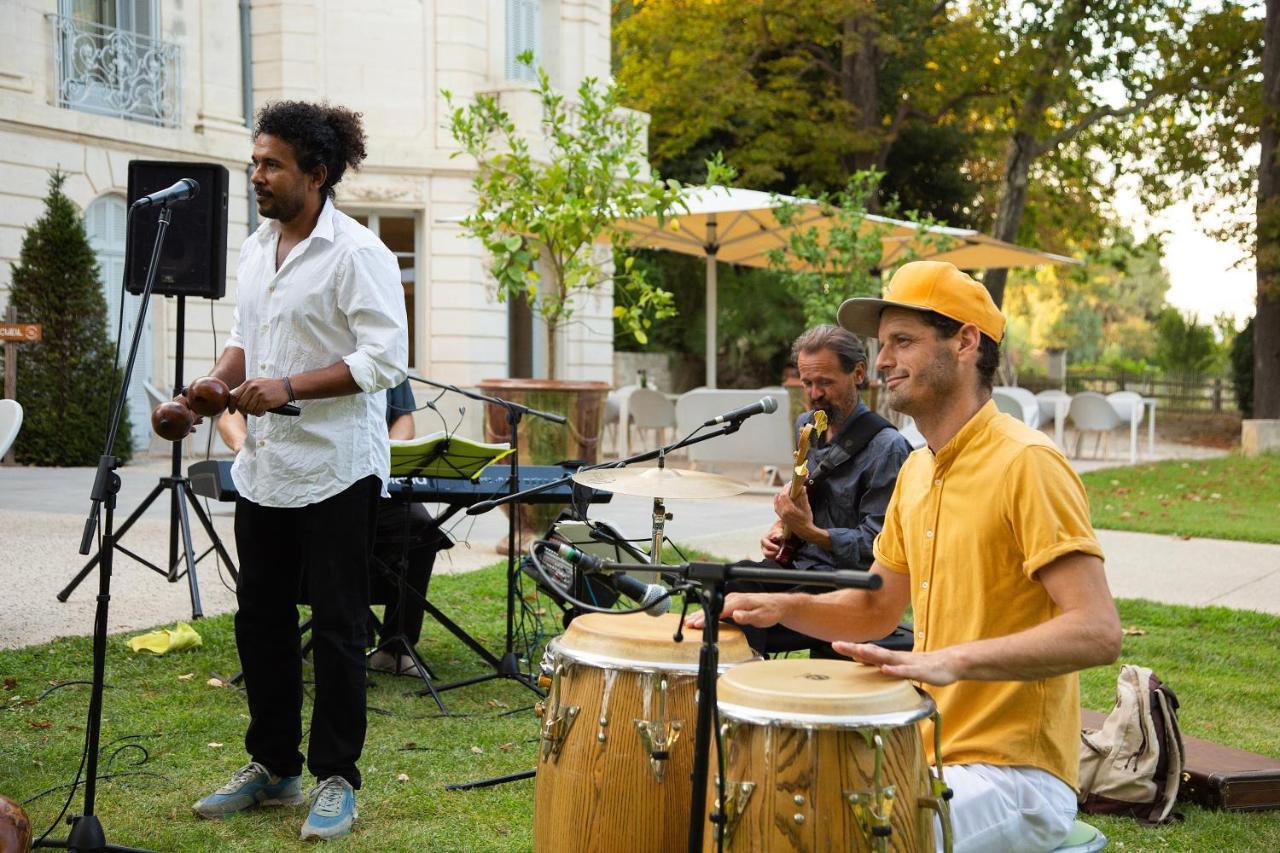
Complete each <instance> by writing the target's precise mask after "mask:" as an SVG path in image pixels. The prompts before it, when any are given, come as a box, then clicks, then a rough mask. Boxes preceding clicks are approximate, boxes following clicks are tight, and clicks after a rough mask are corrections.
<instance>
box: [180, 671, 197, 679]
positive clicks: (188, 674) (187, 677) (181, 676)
mask: <svg viewBox="0 0 1280 853" xmlns="http://www.w3.org/2000/svg"><path fill="white" fill-rule="evenodd" d="M195 677H196V674H195V673H194V672H188V673H186V674H185V675H179V676H178V680H179V681H190V680H191V679H193V678H195Z"/></svg>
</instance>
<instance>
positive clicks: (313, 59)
mask: <svg viewBox="0 0 1280 853" xmlns="http://www.w3.org/2000/svg"><path fill="white" fill-rule="evenodd" d="M251 8H252V37H251V44H252V73H253V102H254V105H255V109H256V108H257V107H260V106H261V105H262V104H264V103H265V102H267V101H271V100H277V99H284V98H297V99H308V100H314V99H327V100H329V101H332V102H334V103H339V104H343V105H345V106H349V107H351V108H353V109H356V110H358V111H360V112H362V113H363V114H364V118H365V129H366V132H367V134H368V140H369V141H368V150H369V156H368V159H367V160H366V161H365V164H364V166H363V168H362V169H361V170H360V171H359V172H358V173H354V174H349V175H348V176H347V177H346V178H345V179H344V181H343V183H342V184H341V185H339V187H338V204H339V206H340V207H342V208H343V209H344V210H348V211H349V212H352V213H353V214H358V213H381V214H385V215H392V214H394V215H396V216H412V217H414V218H415V219H416V222H417V229H418V232H417V250H418V257H417V259H416V269H417V284H416V286H415V301H416V306H415V325H416V330H415V340H414V341H413V342H411V345H412V346H413V347H414V351H415V355H416V364H417V366H416V370H417V372H418V373H419V374H420V375H423V376H428V377H431V378H434V379H437V380H440V381H444V382H451V383H456V384H460V385H466V386H471V385H474V384H476V383H477V382H479V381H480V380H482V379H485V378H489V377H501V376H505V375H507V306H506V305H504V304H501V303H499V302H497V300H496V299H495V298H494V290H493V286H492V283H491V281H490V280H489V278H488V275H487V273H486V271H485V266H486V264H485V256H484V252H483V250H482V248H481V247H480V245H479V244H478V243H477V242H476V241H472V240H468V239H465V238H464V237H462V235H461V231H460V228H459V226H458V225H457V220H458V219H459V218H460V217H462V216H464V215H465V214H466V213H467V212H468V210H469V209H470V206H471V204H472V201H471V189H470V178H471V175H472V173H473V171H474V163H472V162H469V161H468V159H467V158H463V157H459V158H457V159H451V158H450V154H451V153H453V151H454V150H455V146H454V143H453V140H452V138H451V137H450V135H449V131H448V110H447V106H446V104H445V101H444V98H443V97H442V95H441V90H442V89H448V90H450V91H451V92H452V93H453V95H454V99H455V103H457V104H463V103H465V102H467V101H468V100H470V99H471V98H472V97H473V96H474V94H475V93H476V92H500V93H501V97H502V98H503V101H504V103H506V104H510V105H511V106H512V108H513V109H514V110H516V111H517V112H519V113H521V114H522V124H523V126H525V127H527V128H528V129H529V130H530V131H531V132H536V129H537V112H536V100H535V99H533V98H532V97H530V96H529V95H528V94H526V92H525V90H527V88H528V85H527V84H523V83H511V82H508V81H506V80H505V79H504V78H505V72H504V60H505V49H506V45H505V29H504V27H505V14H506V12H505V10H506V2H505V0H470V2H456V0H252V7H251ZM57 9H58V4H57V2H56V0H4V14H3V15H0V311H2V310H3V306H4V304H5V303H6V302H7V292H8V286H9V279H10V264H11V263H12V262H13V261H16V260H17V258H18V254H19V249H20V245H21V237H22V233H23V230H24V229H25V228H26V227H27V226H28V225H30V224H31V223H32V222H34V221H35V219H36V218H38V216H39V215H40V212H41V210H42V199H43V196H44V194H45V191H46V184H47V180H48V173H49V171H51V170H52V169H55V168H61V169H62V170H64V171H66V172H68V173H69V179H68V181H67V184H66V191H67V193H68V195H69V196H70V197H71V198H72V199H73V201H75V203H76V204H78V205H79V206H80V207H81V209H82V210H83V209H84V208H86V207H87V206H88V205H89V204H90V203H91V202H92V201H93V200H94V199H95V198H97V197H98V196H99V195H102V194H104V193H119V194H121V195H124V194H125V192H126V189H127V164H128V161H129V160H131V159H138V158H141V159H172V160H196V161H212V162H218V163H222V164H223V165H225V166H226V167H227V169H228V171H229V174H230V195H229V197H230V214H229V225H228V240H227V242H228V258H227V270H228V276H229V279H230V280H229V282H228V287H227V295H226V297H225V298H223V299H222V300H218V301H216V302H215V303H214V304H213V306H212V317H211V316H210V306H209V303H208V302H206V301H204V300H199V299H189V300H188V306H187V317H186V326H187V336H186V346H185V349H186V359H185V364H184V365H183V367H182V372H183V375H184V376H185V377H186V378H187V379H190V378H193V377H195V376H198V375H201V374H202V373H204V372H205V371H207V369H208V367H209V366H210V364H211V362H212V360H213V359H214V358H215V357H216V354H217V352H218V351H220V350H221V346H222V342H223V340H224V339H225V336H226V332H227V330H228V329H229V327H230V323H231V317H232V314H233V311H234V306H235V282H234V271H235V267H236V260H237V256H238V250H239V246H240V244H241V242H242V241H243V240H244V237H245V235H246V234H247V232H248V224H249V220H250V210H249V207H248V200H247V197H248V186H247V178H246V174H245V165H246V163H247V160H248V156H249V152H250V146H251V138H250V134H249V131H248V130H247V129H246V127H245V117H244V115H243V106H242V103H243V102H242V97H243V96H242V81H241V77H240V68H241V62H240V60H241V56H240V45H241V35H240V19H239V9H238V4H237V3H236V2H234V1H233V0H161V2H160V21H161V37H162V38H163V39H165V40H168V41H172V42H175V43H177V44H178V45H180V46H181V50H182V58H181V65H182V68H181V79H182V95H181V98H182V118H181V122H180V125H179V126H178V127H175V128H165V127H156V126H153V125H150V124H146V123H142V122H138V121H131V120H127V119H123V118H115V117H107V116H100V115H92V114H89V113H85V112H78V111H75V110H71V109H64V108H59V107H58V106H56V102H57V101H56V87H57V80H56V70H55V65H54V26H53V23H52V21H51V18H50V16H51V15H53V14H55V13H56V12H57ZM609 15H610V9H609V0H543V2H542V19H541V23H540V31H541V45H540V48H541V56H540V57H539V59H540V61H541V62H542V63H543V64H544V65H545V66H546V67H547V68H548V70H549V73H550V74H551V76H552V79H553V81H554V83H555V84H556V85H557V86H558V87H560V88H562V89H564V90H567V91H572V90H573V89H575V88H576V87H577V86H578V84H579V83H580V82H581V80H582V78H583V77H584V76H586V75H592V76H596V77H598V78H601V79H605V78H607V76H608V73H609V26H610V20H609ZM178 215H180V213H179V214H178ZM155 302H156V304H155V305H154V306H153V309H152V310H153V317H154V327H155V342H154V347H153V351H154V353H155V358H154V363H153V370H152V381H153V384H155V385H157V386H158V387H161V388H167V387H168V386H169V385H171V384H172V381H173V377H174V376H175V374H176V372H177V370H176V368H177V365H176V364H174V341H173V337H174V330H175V324H176V300H175V299H172V298H157V299H156V300H155ZM611 309H612V297H611V291H610V290H609V288H604V289H602V290H601V291H599V292H598V293H597V294H596V295H594V296H593V297H592V298H591V299H589V300H587V303H586V304H584V305H583V307H582V308H580V309H579V312H578V314H577V316H576V318H575V320H576V322H575V323H574V324H573V325H572V326H571V327H570V328H569V329H567V330H566V338H565V340H566V344H567V345H566V346H564V347H562V350H563V351H564V358H565V362H564V365H563V366H564V367H565V368H567V369H566V370H565V371H564V372H563V373H562V375H564V376H565V378H577V379H603V380H606V381H607V380H608V379H609V378H610V376H611V364H612V341H611V335H612V321H611V319H610V311H611ZM420 396H421V395H420Z"/></svg>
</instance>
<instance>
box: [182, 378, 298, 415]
mask: <svg viewBox="0 0 1280 853" xmlns="http://www.w3.org/2000/svg"><path fill="white" fill-rule="evenodd" d="M182 396H184V397H186V398H187V405H189V406H190V407H191V411H193V412H195V413H196V414H197V415H200V416H202V417H206V418H211V417H213V416H214V415H220V414H222V412H223V411H224V410H225V409H226V408H227V406H228V405H229V404H230V402H231V391H230V389H228V388H227V383H225V382H223V381H222V380H221V379H219V378H218V377H216V376H201V377H200V378H199V379H197V380H195V381H194V382H192V383H191V384H190V385H188V386H187V387H186V388H185V389H184V390H183V392H182ZM267 411H269V412H271V413H272V414H276V415H297V414H298V411H299V410H298V407H297V406H295V405H293V404H292V403H285V404H283V405H280V406H276V407H275V408H274V409H268V410H267Z"/></svg>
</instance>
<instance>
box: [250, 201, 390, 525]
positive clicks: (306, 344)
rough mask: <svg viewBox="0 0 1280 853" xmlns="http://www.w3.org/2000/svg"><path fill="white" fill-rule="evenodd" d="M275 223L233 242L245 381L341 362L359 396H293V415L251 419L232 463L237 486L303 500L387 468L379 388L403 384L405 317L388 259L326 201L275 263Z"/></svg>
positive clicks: (275, 499) (288, 501)
mask: <svg viewBox="0 0 1280 853" xmlns="http://www.w3.org/2000/svg"><path fill="white" fill-rule="evenodd" d="M279 240H280V223H279V222H276V221H275V220H267V221H266V222H264V223H263V224H262V225H261V226H260V227H259V228H258V230H257V231H255V232H254V233H253V234H250V235H249V237H248V239H246V240H245V241H244V245H243V246H241V248H240V264H239V267H238V269H237V272H236V278H237V288H236V311H235V320H234V322H233V323H232V326H231V337H229V338H228V339H227V346H229V347H239V348H241V349H243V350H244V366H245V379H246V380H249V379H254V378H257V377H267V378H273V379H279V378H282V377H285V376H293V375H296V374H299V373H306V372H308V371H311V370H318V369H320V368H324V367H328V366H330V365H331V364H333V363H334V362H336V361H337V360H338V359H342V360H343V361H345V362H346V363H347V366H348V367H349V368H350V369H351V376H352V378H353V379H354V380H355V382H356V384H357V385H359V386H360V389H361V392H362V393H357V394H351V395H347V396H342V397H330V398H327V399H323V400H303V401H300V402H299V403H298V406H299V408H301V409H302V414H301V415H300V416H298V417H287V416H284V415H273V414H266V415H263V416H262V417H260V418H259V417H250V418H248V422H249V434H248V436H247V437H246V438H245V442H244V447H243V448H242V449H241V450H240V453H239V454H238V455H237V456H236V461H235V464H234V465H233V466H232V468H231V479H232V480H233V481H234V482H235V484H236V488H237V489H238V490H239V492H240V494H241V495H243V496H244V497H245V498H246V499H247V500H250V501H252V502H253V503H256V504H259V505H261V506H272V507H300V506H307V505H309V504H313V503H317V502H319V501H322V500H325V499H326V498H330V497H333V496H334V495H336V494H338V493H339V492H341V491H343V490H344V489H346V488H347V487H348V486H350V485H351V484H352V483H355V482H356V481H357V480H360V479H363V478H364V477H367V476H369V475H371V474H374V475H377V476H378V477H379V478H381V479H382V481H383V493H384V495H385V493H386V480H387V476H388V475H389V473H390V466H391V451H390V445H389V444H388V438H387V423H386V389H387V388H391V387H394V386H395V385H398V384H399V383H400V382H401V381H403V380H404V377H405V373H406V365H407V363H408V355H409V350H408V332H407V330H408V321H407V319H406V317H405V310H404V291H403V290H402V288H401V284H400V269H399V266H398V265H397V263H396V259H395V256H394V255H392V254H391V252H390V251H389V250H388V249H387V247H386V246H384V245H383V244H382V242H381V241H380V240H379V239H378V238H377V237H376V236H374V234H373V233H372V232H371V231H369V229H367V228H365V227H364V226H363V225H361V224H360V223H358V222H356V221H355V220H354V219H352V218H351V217H349V216H347V215H346V214H344V213H342V212H340V211H339V210H337V209H336V208H335V207H334V206H333V202H332V201H331V200H329V199H326V200H325V203H324V208H323V209H322V210H321V212H320V218H319V220H318V221H317V222H316V227H315V228H314V229H313V230H312V231H311V234H310V236H308V237H307V238H306V239H305V240H303V241H302V242H300V243H298V245H297V246H295V247H294V248H293V251H291V252H290V253H289V256H288V257H287V258H285V261H284V263H283V264H281V265H280V269H279V270H277V269H276V247H277V246H278V245H279Z"/></svg>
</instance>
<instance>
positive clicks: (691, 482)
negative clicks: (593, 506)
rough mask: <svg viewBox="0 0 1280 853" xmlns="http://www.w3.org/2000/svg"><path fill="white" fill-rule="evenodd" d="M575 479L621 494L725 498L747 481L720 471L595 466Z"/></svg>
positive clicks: (646, 496)
mask: <svg viewBox="0 0 1280 853" xmlns="http://www.w3.org/2000/svg"><path fill="white" fill-rule="evenodd" d="M573 479H574V481H575V482H577V483H581V484H582V485H584V486H590V487H591V488H593V489H603V490H604V491H606V492H615V493H617V494H620V495H639V496H640V497H644V498H727V497H730V496H732V495H737V494H741V493H742V492H745V491H746V490H747V484H746V483H741V482H739V481H737V480H734V479H732V478H730V477H723V476H721V475H720V474H711V473H708V472H706V471H687V470H683V469H680V468H597V469H595V470H593V471H579V472H578V473H577V474H574V475H573Z"/></svg>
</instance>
